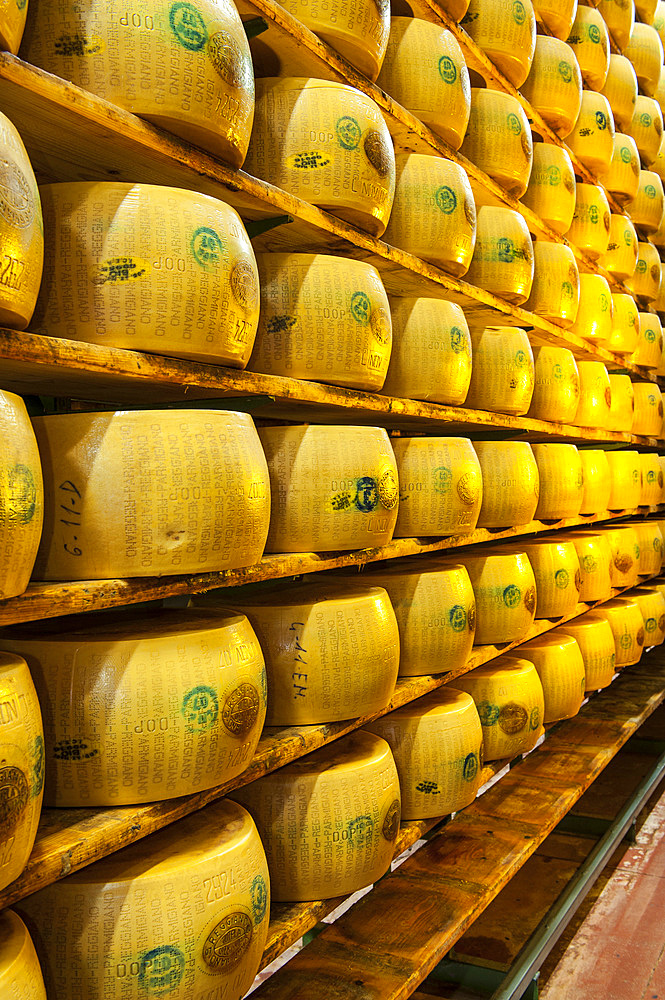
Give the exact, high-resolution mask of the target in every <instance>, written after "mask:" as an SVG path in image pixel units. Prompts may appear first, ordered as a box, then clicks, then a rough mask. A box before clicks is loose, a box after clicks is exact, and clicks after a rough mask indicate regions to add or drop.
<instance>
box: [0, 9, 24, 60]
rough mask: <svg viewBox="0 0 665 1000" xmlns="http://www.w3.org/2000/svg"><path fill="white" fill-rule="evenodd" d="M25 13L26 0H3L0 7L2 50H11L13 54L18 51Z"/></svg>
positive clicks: (0, 40)
mask: <svg viewBox="0 0 665 1000" xmlns="http://www.w3.org/2000/svg"><path fill="white" fill-rule="evenodd" d="M27 14H28V4H27V0H26V2H25V3H18V2H17V0H3V4H2V8H1V9H0V49H2V51H3V52H13V54H14V55H16V54H17V53H18V50H19V46H20V44H21V39H22V37H23V31H24V29H25V21H26V17H27Z"/></svg>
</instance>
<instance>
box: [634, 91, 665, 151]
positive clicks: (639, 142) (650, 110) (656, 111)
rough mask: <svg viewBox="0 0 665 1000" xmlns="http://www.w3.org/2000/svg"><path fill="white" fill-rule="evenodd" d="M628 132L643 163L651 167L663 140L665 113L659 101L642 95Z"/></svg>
mask: <svg viewBox="0 0 665 1000" xmlns="http://www.w3.org/2000/svg"><path fill="white" fill-rule="evenodd" d="M626 131H627V132H628V134H629V135H631V136H632V137H633V139H634V140H635V145H636V146H637V151H638V153H639V154H640V157H641V159H642V162H643V163H644V165H645V166H647V167H650V166H651V164H652V163H653V162H654V160H655V159H656V157H657V156H658V150H659V149H660V143H661V139H662V138H663V113H662V111H661V109H660V105H659V104H658V101H655V100H654V99H653V98H652V97H643V96H642V95H641V94H640V95H639V96H638V98H637V100H636V102H635V108H634V110H633V117H632V119H631V121H630V125H629V126H628V128H627V130H626Z"/></svg>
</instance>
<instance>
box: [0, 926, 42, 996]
mask: <svg viewBox="0 0 665 1000" xmlns="http://www.w3.org/2000/svg"><path fill="white" fill-rule="evenodd" d="M0 995H2V996H3V997H7V1000H14V998H16V1000H46V988H45V987H44V978H43V976H42V970H41V967H40V965H39V959H38V958H37V952H36V951H35V946H34V944H33V943H32V938H31V937H30V934H29V933H28V928H27V927H26V926H25V924H24V923H23V921H22V920H21V918H20V917H19V915H18V913H14V911H13V910H3V911H2V913H0Z"/></svg>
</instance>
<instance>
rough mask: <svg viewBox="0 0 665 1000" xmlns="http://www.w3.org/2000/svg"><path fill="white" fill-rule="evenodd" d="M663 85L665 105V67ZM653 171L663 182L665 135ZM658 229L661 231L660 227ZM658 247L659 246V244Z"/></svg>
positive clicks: (664, 173)
mask: <svg viewBox="0 0 665 1000" xmlns="http://www.w3.org/2000/svg"><path fill="white" fill-rule="evenodd" d="M663 84H664V89H663V97H662V101H663V104H665V66H664V67H663ZM651 169H652V170H653V172H654V173H655V174H658V176H659V177H660V179H661V181H662V180H663V178H664V177H665V135H663V136H661V139H660V145H659V146H658V152H657V153H656V159H655V160H654V161H653V163H652V164H651ZM658 228H659V229H660V226H659V227H658ZM657 231H658V230H657ZM651 239H652V242H654V243H655V242H656V241H655V240H654V239H653V236H652V237H651ZM656 245H657V246H658V245H659V244H656Z"/></svg>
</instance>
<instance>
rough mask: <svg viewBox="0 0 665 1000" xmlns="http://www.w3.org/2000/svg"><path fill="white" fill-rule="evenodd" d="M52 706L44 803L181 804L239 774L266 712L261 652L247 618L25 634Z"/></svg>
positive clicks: (22, 640)
mask: <svg viewBox="0 0 665 1000" xmlns="http://www.w3.org/2000/svg"><path fill="white" fill-rule="evenodd" d="M2 642H3V645H4V647H5V649H9V650H13V651H14V652H15V653H18V654H20V655H21V656H24V657H25V659H26V660H27V662H28V664H29V666H30V670H31V671H32V676H33V677H34V680H35V685H36V687H37V692H38V694H39V698H40V701H41V703H42V705H43V706H44V741H45V745H46V800H47V802H48V803H49V804H50V805H55V806H65V807H74V808H76V807H80V806H114V805H127V804H133V803H140V802H155V801H158V800H160V799H172V798H176V797H177V796H179V795H186V794H190V793H192V792H199V791H202V790H203V789H206V788H212V787H213V786H214V785H220V784H222V783H223V782H225V781H227V780H230V779H231V778H234V777H236V776H237V775H238V774H240V773H241V772H242V771H244V770H245V768H246V767H247V766H248V764H249V763H250V761H251V759H252V756H253V754H254V750H255V749H256V744H257V743H258V740H259V736H260V735H261V728H262V726H263V720H264V717H265V711H266V694H265V683H266V680H265V676H266V675H265V667H264V662H263V654H262V652H261V647H260V645H259V643H258V641H257V638H256V635H255V634H254V632H253V631H252V627H251V625H250V624H249V622H248V621H247V619H246V618H245V616H244V615H241V614H237V613H235V612H230V613H229V612H228V611H227V612H225V613H223V612H214V611H213V612H208V611H201V612H198V613H197V612H194V611H174V610H173V609H169V611H168V613H166V612H164V613H155V614H152V615H148V614H145V613H144V614H142V615H137V614H132V615H131V616H127V615H124V616H119V615H118V614H115V615H113V614H111V615H107V616H103V617H102V618H101V619H100V620H98V621H94V622H88V620H87V618H86V617H84V616H79V617H78V618H74V619H71V618H68V619H64V621H63V622H62V623H60V621H59V620H56V621H55V622H49V623H48V625H47V626H46V627H41V628H35V627H26V626H20V627H18V628H15V629H12V630H10V631H9V632H7V633H6V636H5V637H4V638H3V640H2Z"/></svg>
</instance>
